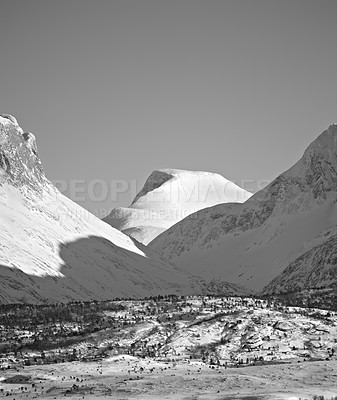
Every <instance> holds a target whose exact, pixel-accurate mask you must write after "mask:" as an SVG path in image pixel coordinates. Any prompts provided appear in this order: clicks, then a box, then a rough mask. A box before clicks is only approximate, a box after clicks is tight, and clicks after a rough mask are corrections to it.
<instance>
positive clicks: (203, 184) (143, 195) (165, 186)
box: [104, 169, 251, 244]
mask: <svg viewBox="0 0 337 400" xmlns="http://www.w3.org/2000/svg"><path fill="white" fill-rule="evenodd" d="M250 196H251V193H249V192H247V191H246V190H244V189H242V188H240V187H239V186H237V185H235V184H234V183H233V182H231V181H229V180H227V179H226V178H224V177H223V176H221V175H219V174H214V173H211V172H202V171H185V170H177V169H164V170H158V171H153V172H152V173H151V175H150V176H149V177H148V179H147V180H146V182H145V185H144V187H143V188H142V190H141V191H140V192H139V193H138V194H137V196H136V197H135V199H134V200H133V202H132V204H131V205H130V207H128V208H126V207H119V208H116V209H114V210H112V211H111V213H110V214H109V216H107V217H106V218H104V221H105V222H107V223H108V224H110V225H111V226H113V227H115V228H117V229H119V230H121V231H122V232H124V233H126V234H128V235H129V236H131V237H133V238H135V239H137V240H138V241H140V242H142V243H144V244H148V243H149V242H150V241H151V240H153V239H154V238H155V237H156V236H158V235H159V234H160V233H162V232H164V231H165V230H166V229H168V228H169V227H171V226H172V225H174V224H176V223H177V222H179V221H180V220H181V219H183V218H185V217H186V216H188V215H190V214H192V213H194V212H195V211H197V210H200V209H204V208H206V207H210V206H213V205H216V204H220V203H231V202H238V203H242V202H243V201H245V200H247V199H248V198H249V197H250Z"/></svg>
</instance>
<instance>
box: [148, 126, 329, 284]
mask: <svg viewBox="0 0 337 400" xmlns="http://www.w3.org/2000/svg"><path fill="white" fill-rule="evenodd" d="M336 197H337V125H331V126H330V127H329V128H328V129H327V130H326V131H324V132H323V133H322V134H321V135H320V136H319V137H318V138H317V139H316V140H315V141H314V142H313V143H312V144H311V145H310V146H309V147H308V148H307V149H306V151H305V153H304V155H303V157H302V158H301V159H300V160H299V161H298V162H297V163H296V164H295V165H294V166H293V167H292V168H290V169H289V170H287V171H286V172H284V173H283V174H281V175H280V176H278V177H277V178H276V179H275V180H274V181H273V182H272V183H270V184H269V185H268V186H267V187H266V188H264V189H263V190H261V191H260V192H258V193H256V194H254V195H253V196H252V197H251V198H250V199H248V200H247V201H246V202H245V203H243V204H235V205H233V204H222V205H218V206H215V207H211V208H208V209H205V210H201V211H198V212H197V213H195V214H192V215H191V216H189V217H187V218H185V219H184V220H182V221H180V222H179V223H178V224H176V225H175V226H173V227H172V228H170V229H169V230H167V231H166V232H164V233H162V234H161V235H159V236H158V237H157V238H156V239H154V240H153V241H152V242H151V243H150V244H149V247H151V248H152V249H153V250H155V251H157V252H158V253H159V254H161V255H162V256H164V257H166V258H170V259H172V260H174V262H176V263H177V264H178V265H184V266H186V268H188V269H189V270H190V271H193V272H194V273H196V274H199V275H201V276H203V277H206V276H219V279H221V278H222V279H226V280H229V281H233V282H235V283H238V284H241V285H247V286H248V287H250V288H252V289H255V290H260V289H262V288H263V286H264V285H266V284H268V283H269V282H270V281H271V280H272V279H273V278H275V277H276V276H277V275H278V274H280V273H281V272H282V271H284V270H285V269H286V268H287V266H288V265H289V264H290V263H291V262H293V261H294V260H296V258H297V257H299V256H300V255H301V254H302V253H303V252H306V251H307V250H308V249H307V248H306V245H307V243H309V242H310V241H312V240H313V239H314V238H315V237H316V236H317V235H320V234H321V233H322V232H323V231H325V230H326V229H327V228H329V227H330V226H333V225H336V224H337V209H336V203H335V199H336ZM326 262H327V263H328V264H329V261H328V260H327V261H326ZM309 281H310V279H309ZM309 281H308V282H307V285H308V284H309V283H310V282H309ZM284 282H285V281H284ZM313 283H314V282H313ZM318 283H319V279H317V280H316V281H315V284H318Z"/></svg>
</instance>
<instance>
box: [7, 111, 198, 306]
mask: <svg viewBox="0 0 337 400" xmlns="http://www.w3.org/2000/svg"><path fill="white" fill-rule="evenodd" d="M0 223H1V230H0V277H1V279H0V302H19V301H27V302H39V301H44V300H45V299H47V300H51V301H69V300H90V299H110V298H114V297H141V296H149V295H153V294H163V293H181V292H184V294H185V293H191V292H193V291H194V286H193V285H194V283H193V280H191V278H190V276H189V275H188V274H187V273H185V272H182V271H181V270H179V269H178V268H176V267H175V266H173V265H172V264H170V263H168V262H164V261H163V260H161V259H160V258H159V257H158V256H157V255H156V254H155V253H153V252H152V251H151V250H150V249H147V248H146V247H145V246H143V245H141V244H139V243H135V242H134V241H133V240H132V239H131V238H130V237H128V236H126V235H124V234H123V233H121V232H120V231H118V230H116V229H114V228H112V227H111V226H109V225H107V224H106V223H104V222H102V221H101V220H99V219H97V218H96V217H94V216H93V215H92V214H90V213H89V212H87V211H86V210H84V209H83V208H81V207H80V206H78V205H77V204H75V203H73V202H72V201H71V200H69V199H68V198H66V197H64V196H63V195H61V194H60V193H59V192H58V191H57V190H56V188H55V187H54V186H53V185H52V184H51V183H50V182H49V181H48V179H47V178H46V177H45V175H44V172H43V168H42V165H41V162H40V160H39V157H38V154H37V147H36V142H35V138H34V135H33V134H31V133H25V132H23V130H22V129H21V128H20V127H19V125H18V123H17V121H16V119H15V118H14V117H12V116H9V115H2V116H0ZM195 291H198V290H195Z"/></svg>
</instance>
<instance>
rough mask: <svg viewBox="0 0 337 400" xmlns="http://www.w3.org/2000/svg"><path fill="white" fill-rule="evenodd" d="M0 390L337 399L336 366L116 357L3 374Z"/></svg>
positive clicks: (201, 399)
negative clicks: (219, 364) (211, 363)
mask: <svg viewBox="0 0 337 400" xmlns="http://www.w3.org/2000/svg"><path fill="white" fill-rule="evenodd" d="M15 377H16V379H17V380H18V381H17V382H18V383H6V381H5V379H6V378H7V380H8V378H11V379H12V380H14V381H15ZM25 379H29V380H27V381H26V382H24V380H25ZM20 380H21V382H20ZM0 388H1V392H2V396H6V395H7V396H10V398H12V399H16V400H18V399H34V398H38V399H58V398H61V397H67V398H70V399H83V398H85V399H102V398H105V397H109V398H112V399H120V400H122V399H123V400H124V399H125V400H126V399H128V400H136V399H137V400H147V399H153V400H154V399H156V400H158V399H172V400H177V399H181V400H206V399H207V400H229V399H246V400H255V399H266V400H267V399H302V400H303V399H312V398H313V396H315V395H321V396H322V395H324V396H325V399H330V398H332V397H333V396H334V395H337V361H336V360H330V361H316V362H302V363H298V362H293V363H283V364H278V365H264V366H248V367H238V368H224V367H214V366H213V367H212V366H207V365H205V364H204V363H201V362H194V361H191V362H181V363H172V362H169V363H163V362H156V361H154V360H151V359H142V360H140V359H138V358H136V357H132V356H113V357H109V358H106V359H104V360H102V361H101V362H99V363H97V362H90V363H83V362H72V363H64V364H56V365H40V366H37V365H36V366H30V367H26V368H24V370H23V371H20V375H16V376H15V374H13V371H10V370H8V371H4V372H3V373H2V382H1V383H0Z"/></svg>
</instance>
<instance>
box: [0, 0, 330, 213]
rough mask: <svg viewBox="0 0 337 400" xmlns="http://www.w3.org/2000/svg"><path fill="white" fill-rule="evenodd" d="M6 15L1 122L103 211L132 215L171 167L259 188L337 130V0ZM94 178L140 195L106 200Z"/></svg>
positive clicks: (98, 1)
mask: <svg viewBox="0 0 337 400" xmlns="http://www.w3.org/2000/svg"><path fill="white" fill-rule="evenodd" d="M0 5H1V8H0V9H1V21H0V44H1V55H0V84H1V85H0V112H3V113H10V114H13V115H14V116H16V117H17V119H18V120H19V123H20V125H21V126H22V127H23V129H24V130H26V131H32V132H34V133H35V134H36V136H37V140H38V148H39V153H40V157H41V159H42V162H43V165H44V168H45V171H46V174H47V176H48V177H49V178H50V179H52V180H64V181H65V182H67V184H68V191H67V194H68V195H69V196H71V197H73V199H74V200H77V201H78V202H79V203H80V204H81V205H83V206H84V207H86V208H87V209H89V210H91V211H93V212H95V213H97V211H98V210H102V212H103V213H104V209H111V208H113V207H115V206H117V205H125V206H126V205H129V203H130V202H131V200H132V198H131V197H132V195H133V194H134V185H135V184H136V185H137V187H138V188H141V186H142V185H143V183H144V181H145V179H146V177H147V176H148V175H149V174H150V173H151V171H152V170H154V169H159V168H180V169H191V170H203V171H211V172H217V173H220V174H222V175H224V176H225V177H226V178H228V179H230V180H233V181H235V182H236V183H238V184H239V185H242V184H243V185H245V186H246V188H247V189H248V190H249V189H252V190H256V188H257V187H258V185H260V184H261V181H268V180H272V179H273V178H275V177H276V176H277V175H278V174H279V173H281V172H283V171H284V170H285V169H287V168H288V167H290V166H291V165H292V164H293V163H294V162H295V161H297V159H298V158H299V157H300V156H301V155H302V153H303V151H304V149H305V147H306V146H307V145H308V144H309V143H310V142H311V141H312V140H313V139H314V138H315V137H316V136H317V135H318V134H319V133H321V132H322V131H323V130H324V129H326V128H327V127H328V125H329V124H331V123H333V122H336V120H337V115H336V114H337V23H336V21H337V1H336V0H314V1H313V0H277V1H276V0H203V1H199V0H165V1H163V0H90V1H89V0H57V1H55V0H29V1H27V0H22V1H18V0H0ZM96 179H100V180H103V181H104V182H107V185H108V186H109V187H110V188H111V185H110V182H111V180H114V181H115V183H116V180H125V182H129V183H130V184H131V186H132V187H131V186H130V189H129V190H127V191H126V192H125V193H124V194H120V195H118V196H117V200H116V201H114V200H113V199H112V198H113V197H115V198H116V196H114V193H109V196H108V197H107V198H104V199H102V200H99V201H98V198H99V197H105V196H99V194H100V193H98V192H99V190H100V185H99V184H97V185H96V186H95V189H96V192H95V193H96V194H97V195H96V197H95V198H94V199H93V198H92V197H93V196H91V195H90V190H89V189H88V186H89V184H90V182H91V183H92V182H95V181H93V180H96ZM247 180H249V181H252V183H250V184H245V183H244V182H245V181H247ZM74 181H75V182H80V183H79V184H77V183H75V186H76V185H77V187H80V189H81V190H83V192H84V197H83V200H81V199H79V196H78V193H77V194H76V193H74V191H73V190H72V189H71V190H70V189H69V187H71V182H74ZM81 182H85V183H81ZM78 185H79V186H78ZM121 185H122V184H119V187H120V186H121ZM112 189H113V187H112ZM97 191H98V192H97Z"/></svg>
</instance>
